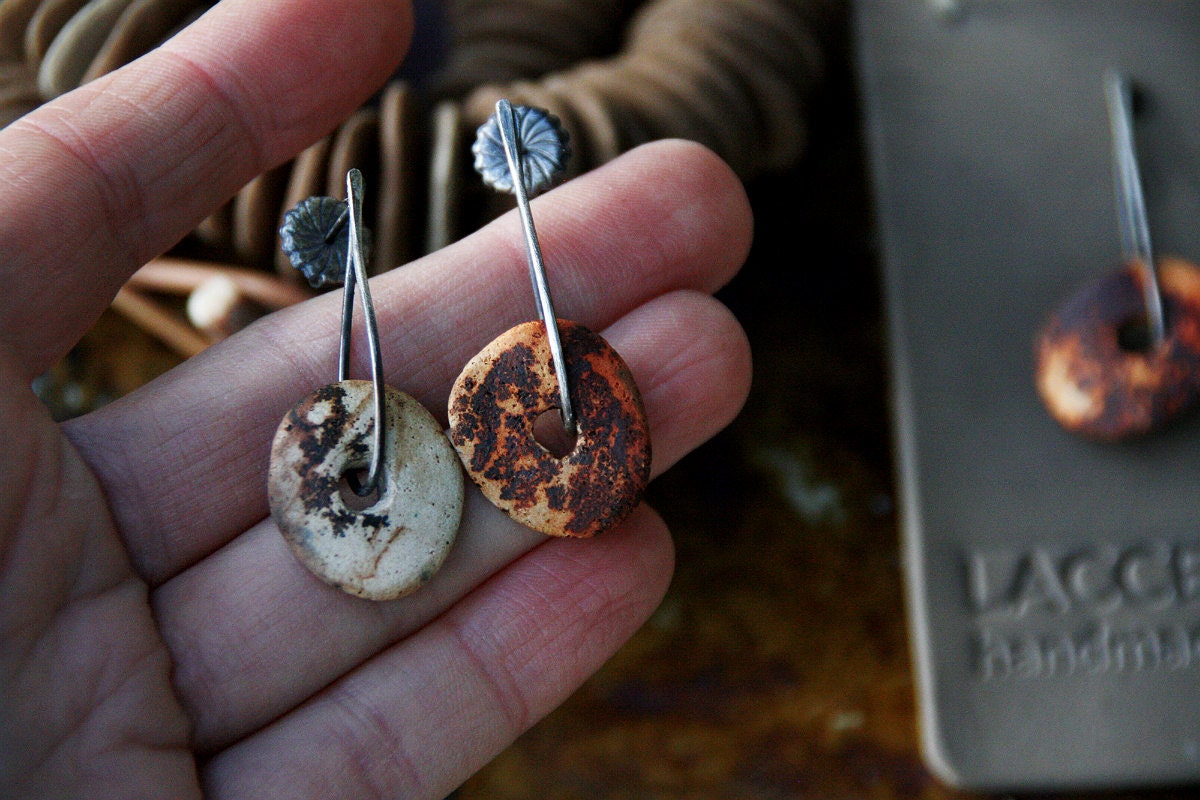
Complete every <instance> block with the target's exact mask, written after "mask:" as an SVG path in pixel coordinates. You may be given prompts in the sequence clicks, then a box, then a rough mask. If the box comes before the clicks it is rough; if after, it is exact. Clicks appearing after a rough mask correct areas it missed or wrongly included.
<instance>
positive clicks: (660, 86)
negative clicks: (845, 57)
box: [464, 0, 827, 178]
mask: <svg viewBox="0 0 1200 800" xmlns="http://www.w3.org/2000/svg"><path fill="white" fill-rule="evenodd" d="M826 5H827V4H822V3H811V2H809V3H806V2H797V1H796V0H656V1H655V2H651V3H647V4H646V5H645V6H643V7H642V8H641V9H640V11H639V12H638V13H637V14H636V15H635V16H634V17H633V18H632V19H631V20H630V22H629V25H628V28H627V31H626V41H625V47H624V49H623V51H622V52H621V53H619V54H617V55H616V56H614V57H613V58H610V59H607V60H603V61H591V62H584V63H581V64H578V65H576V66H574V67H572V68H570V69H568V70H566V71H562V72H558V73H554V74H551V75H546V76H543V77H542V78H540V79H539V80H536V81H518V82H515V83H511V84H507V85H503V84H495V83H492V84H488V85H485V86H482V87H480V88H479V89H477V90H475V91H473V92H472V93H471V94H470V95H469V96H468V97H467V99H466V101H465V105H464V111H465V117H466V119H467V121H468V123H471V124H477V123H480V122H482V121H483V120H484V119H486V118H487V115H488V114H490V113H491V109H492V107H493V106H494V105H495V102H496V100H497V99H498V98H500V97H508V98H510V99H511V100H513V101H514V102H519V103H526V104H532V105H539V106H542V107H545V108H548V109H550V110H551V111H552V112H554V113H555V114H556V115H557V116H559V117H560V118H561V119H562V121H563V125H564V127H565V128H566V129H567V130H568V131H569V132H570V133H571V136H572V142H573V145H574V148H575V152H576V158H575V161H574V163H575V164H576V165H577V166H576V168H577V169H579V170H587V169H590V168H592V167H595V166H598V165H599V164H602V163H604V162H605V161H608V160H610V159H612V158H614V157H615V156H616V155H618V154H619V153H621V152H623V151H625V150H628V149H629V148H631V147H634V146H636V145H638V144H641V143H643V142H646V141H650V140H652V139H661V138H668V137H682V138H686V139H692V140H695V141H698V142H701V143H703V144H705V145H708V146H709V147H710V148H712V149H713V150H715V151H716V152H717V153H718V154H720V155H721V156H722V157H723V158H724V159H725V160H726V161H728V162H729V164H730V165H731V166H732V167H733V168H734V169H735V170H736V171H737V172H738V174H739V175H741V176H742V177H744V178H750V177H753V176H755V175H758V174H761V173H763V172H766V171H769V170H777V169H782V168H785V167H787V166H789V165H791V164H793V163H795V161H796V159H797V158H798V157H799V155H800V153H801V152H802V150H803V147H804V128H805V124H804V122H805V121H804V99H805V97H806V95H807V94H808V92H809V91H810V90H811V89H812V88H813V85H814V84H815V83H816V82H817V80H818V79H819V78H820V76H821V74H822V71H823V60H822V55H821V47H820V45H819V40H818V37H817V35H816V33H815V28H817V27H819V23H820V22H821V20H822V18H823V14H824V12H825V10H826V8H825V6H826Z"/></svg>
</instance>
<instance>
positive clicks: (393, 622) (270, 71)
mask: <svg viewBox="0 0 1200 800" xmlns="http://www.w3.org/2000/svg"><path fill="white" fill-rule="evenodd" d="M408 25H409V16H408V12H407V9H406V8H403V7H401V6H400V5H399V4H398V3H394V2H381V0H342V1H341V2H339V3H336V4H335V3H328V2H321V1H320V0H225V2H223V3H221V4H220V5H219V6H217V8H216V9H215V10H214V11H213V12H211V13H210V14H209V15H208V16H206V17H205V18H203V19H202V20H201V21H199V22H198V23H196V24H195V25H194V26H193V27H192V28H190V29H188V30H187V31H186V32H185V33H183V34H181V35H180V36H179V37H177V38H176V39H175V40H173V41H172V42H170V43H168V44H167V45H166V46H164V47H163V48H161V49H160V50H158V51H156V52H154V53H152V54H151V55H150V56H148V57H147V58H144V59H142V60H140V61H139V62H136V63H135V64H133V65H130V66H129V67H127V68H126V69H124V70H122V71H120V72H118V73H114V74H113V75H110V76H108V77H106V78H103V79H101V80H100V81H97V82H95V83H93V84H90V85H89V86H86V87H84V88H82V89H80V90H78V91H76V92H74V93H72V94H70V95H67V96H65V97H63V98H60V99H59V100H58V101H55V102H54V103H52V104H50V105H48V106H46V107H44V108H42V109H40V110H39V111H37V112H35V113H34V114H32V115H30V116H29V117H27V118H25V119H24V120H22V121H20V122H19V123H17V124H15V125H13V126H11V127H10V128H8V129H6V130H4V131H3V132H0V180H2V181H3V183H4V185H5V187H6V191H5V192H4V193H3V196H2V199H0V203H2V204H3V206H4V209H3V213H0V243H2V244H3V252H4V253H5V254H6V259H5V261H4V263H3V266H2V267H0V269H3V271H4V274H5V280H6V291H5V292H4V293H3V294H0V342H2V343H3V344H2V345H0V441H3V442H4V443H5V445H6V449H7V452H6V454H5V458H4V460H3V461H2V462H0V795H10V796H19V797H25V796H30V797H42V796H45V797H56V798H69V797H81V796H87V797H97V798H99V797H117V796H119V797H126V798H128V797H150V796H154V797H159V796H162V797H172V798H188V797H199V796H201V794H206V795H208V796H212V797H228V798H236V797H255V798H271V797H288V798H304V797H322V798H324V797H385V796H386V797H428V798H440V797H443V796H445V795H446V794H447V793H448V792H450V791H451V790H453V789H454V788H455V787H456V786H457V785H458V784H459V783H461V782H462V781H463V780H464V779H465V778H466V777H467V776H468V775H470V774H471V773H472V772H473V771H475V770H477V769H478V768H479V767H481V766H482V765H483V764H485V763H486V762H487V761H488V760H489V759H490V758H491V757H492V756H493V755H495V754H496V753H497V752H499V751H500V750H501V749H502V748H503V747H504V746H506V745H507V744H508V743H509V742H511V741H512V740H513V739H514V738H515V737H516V736H517V735H518V734H520V733H521V732H522V731H523V730H524V729H525V728H527V727H528V726H529V725H531V724H533V723H534V722H535V721H536V720H538V719H539V718H540V717H541V716H543V715H544V714H546V713H547V712H548V711H549V710H551V709H552V708H553V707H554V706H555V705H556V704H557V703H559V702H561V701H562V700H563V699H564V698H565V697H566V696H567V695H568V694H569V693H570V692H571V691H573V690H574V688H575V687H577V686H578V685H579V684H580V683H581V682H582V681H583V680H584V679H585V678H586V677H587V676H588V675H589V674H590V673H591V672H592V671H594V670H595V669H596V668H598V667H599V666H600V664H602V663H603V662H604V660H605V659H607V658H608V657H609V656H610V655H611V654H612V653H613V652H614V651H615V650H616V648H617V647H619V646H620V644H621V643H622V642H623V641H624V640H625V639H626V638H627V637H628V636H629V635H630V634H632V633H633V631H634V630H636V629H637V627H638V626H639V625H640V624H641V623H642V622H643V621H644V620H645V619H646V617H647V616H648V615H649V614H650V613H651V612H652V611H653V609H654V607H655V606H656V605H657V603H658V601H659V599H660V598H661V596H662V593H663V592H664V591H665V589H666V585H667V582H668V580H669V578H670V574H671V568H672V548H671V543H670V539H669V536H668V534H667V531H666V528H665V526H664V525H663V523H662V521H661V520H660V519H659V518H658V517H657V516H656V515H655V514H654V512H653V511H651V510H650V509H649V508H647V507H645V506H642V507H641V508H639V509H638V510H637V511H636V512H635V513H634V514H633V515H632V516H631V517H630V518H629V519H628V520H626V522H625V523H623V524H622V525H621V526H619V527H618V528H615V529H613V530H611V531H608V532H607V533H605V534H603V535H601V536H599V537H597V538H595V539H592V540H584V541H576V540H558V539H547V538H546V537H543V536H541V535H539V534H535V533H533V532H531V531H528V530H526V529H524V528H521V527H520V526H518V525H516V524H515V523H512V522H511V521H510V520H509V519H508V518H507V517H505V516H504V515H503V514H501V513H500V512H498V511H496V510H495V509H494V508H493V507H492V506H490V505H489V504H487V503H486V502H485V501H484V500H483V499H482V497H481V496H480V495H479V493H478V492H477V491H475V490H473V489H471V490H469V491H468V501H467V506H466V509H465V512H464V516H463V523H462V527H461V529H460V532H459V535H458V539H457V541H456V543H455V545H454V548H453V550H452V551H451V554H450V557H449V558H448V559H447V561H446V563H445V565H444V566H443V568H442V570H441V572H439V573H438V575H437V576H435V578H434V579H433V580H432V581H431V582H430V583H428V584H427V585H425V586H424V587H422V589H421V590H420V591H418V592H417V593H415V594H413V595H411V596H409V597H407V598H404V599H401V600H398V601H394V602H389V603H370V602H367V601H363V600H359V599H357V598H354V597H350V596H348V595H345V594H343V593H342V592H340V591H338V590H336V589H333V588H331V587H328V586H326V585H324V584H322V583H320V582H319V581H318V580H316V579H315V578H314V577H313V576H312V575H310V574H309V573H308V572H306V571H305V570H304V569H303V568H302V567H301V566H300V565H299V564H298V563H297V561H296V560H295V558H294V557H293V556H292V555H291V552H290V550H289V549H288V547H287V545H286V544H285V543H284V541H283V539H282V537H281V536H280V535H279V533H278V531H277V530H276V529H275V527H274V525H273V523H272V522H271V521H270V519H268V518H267V509H266V490H265V481H266V467H267V454H268V452H269V448H270V441H271V437H272V435H273V434H274V431H275V427H276V426H277V424H278V422H279V420H280V418H281V417H282V416H283V414H284V412H285V411H286V409H287V408H288V407H290V406H291V405H292V404H293V403H294V402H296V401H297V400H298V399H299V398H301V397H302V396H304V395H305V394H307V393H308V392H309V391H311V390H312V389H313V388H315V387H317V386H319V385H322V384H325V383H329V382H331V381H332V380H333V378H334V375H333V372H334V371H335V364H336V352H337V339H338V327H339V325H338V323H339V317H340V298H339V297H338V296H336V295H334V296H327V297H321V298H318V299H316V300H313V301H310V302H307V303H304V304H303V305H301V306H297V307H294V308H291V309H288V310H286V311H283V312H279V313H276V314H273V315H271V316H269V317H267V318H265V319H263V320H261V321H259V322H258V323H256V324H255V325H253V326H251V327H250V328H248V329H247V330H245V331H243V332H242V333H240V334H238V335H237V336H234V337H233V338H231V339H229V340H227V341H225V342H223V343H221V344H220V345H218V346H216V347H214V348H212V349H210V350H209V351H207V352H205V353H203V354H201V355H200V356H198V357H196V358H193V359H191V360H190V361H188V362H186V363H185V364H183V365H182V366H180V367H179V368H177V369H176V370H174V371H172V372H171V373H169V374H168V375H166V376H164V377H163V378H161V379H159V380H158V381H156V382H154V383H152V384H150V385H149V386H147V387H145V388H143V389H142V390H140V391H138V392H136V393H134V394H132V395H130V396H129V397H126V398H124V399H122V400H120V401H118V402H116V403H113V404H112V405H110V406H108V407H106V408H104V409H101V410H100V411H98V412H95V413H93V414H91V415H89V416H87V417H84V418H81V419H79V420H76V421H73V422H71V423H69V424H66V425H64V426H62V427H61V428H60V427H59V426H56V425H55V424H54V423H53V422H52V421H51V420H50V418H49V416H48V414H47V413H46V411H45V410H44V409H43V408H42V407H41V405H40V404H39V403H38V401H37V400H36V398H35V397H34V396H33V394H32V392H31V391H30V390H29V386H30V383H31V381H32V379H33V377H34V376H36V375H38V374H40V373H41V372H42V371H44V370H45V369H46V368H47V367H48V366H49V365H50V364H51V363H53V361H54V360H55V359H57V358H58V357H60V356H61V355H62V354H63V353H64V352H66V350H67V349H68V348H69V347H70V346H71V345H72V344H73V343H74V342H75V341H76V340H77V339H78V337H79V336H80V335H81V334H82V332H83V331H84V330H86V328H87V327H88V326H89V325H90V323H91V322H92V321H93V320H94V319H95V318H96V316H97V315H98V314H99V313H100V312H101V311H102V310H103V308H104V307H105V306H106V304H107V303H108V301H109V300H110V299H111V298H112V296H113V295H114V293H115V292H116V290H117V288H118V287H119V286H120V285H121V283H122V282H123V281H124V280H125V278H127V277H128V276H129V275H130V274H131V273H132V272H133V271H134V270H135V269H136V268H137V267H138V266H139V265H141V264H142V263H144V262H145V261H147V260H149V259H150V258H151V257H153V256H154V255H156V254H158V253H160V252H162V251H163V250H165V249H166V248H168V247H169V246H170V245H171V244H172V243H174V242H175V241H176V240H178V239H179V238H180V237H181V236H182V235H184V233H185V232H186V231H188V230H190V229H191V227H193V226H194V225H195V224H197V222H198V221H199V220H201V219H202V218H203V217H204V216H205V215H206V214H207V213H208V212H209V211H210V210H211V209H212V208H215V207H217V206H218V205H219V204H220V203H221V202H222V201H223V200H225V199H226V198H227V197H228V196H230V195H231V194H232V193H233V192H234V191H236V189H237V188H238V187H240V186H241V185H242V184H244V183H245V182H246V181H247V180H249V179H250V178H251V177H252V176H253V175H255V174H258V173H259V172H262V171H263V170H264V169H266V168H268V167H270V166H272V165H273V164H276V163H279V162H281V161H283V160H285V159H286V158H288V157H290V155H292V154H293V153H295V152H297V151H298V150H300V149H301V148H302V147H304V146H305V145H306V144H307V143H308V142H310V141H312V140H314V139H316V138H318V137H319V136H321V135H322V134H323V133H324V132H326V131H327V130H329V129H330V128H332V127H333V126H334V125H335V124H336V123H337V122H338V121H339V120H340V119H341V118H343V117H345V116H346V115H347V114H348V113H349V112H350V111H351V110H352V109H353V108H355V107H356V106H357V105H358V104H359V103H361V102H362V101H363V100H364V98H366V97H367V96H369V95H370V93H371V92H372V91H373V90H374V89H375V88H376V87H377V86H379V85H380V84H381V83H382V82H383V81H384V80H385V79H386V77H387V76H388V75H389V74H390V73H391V71H392V70H393V69H394V67H395V62H396V60H397V59H398V58H399V57H400V55H401V54H402V52H403V50H404V47H405V46H406V39H407V36H408ZM368 179H369V176H368ZM534 213H535V216H536V219H537V224H538V232H539V235H540V238H541V240H542V244H543V247H544V250H545V254H546V259H547V263H548V265H549V268H550V270H551V280H552V283H553V286H554V290H555V300H556V302H557V305H558V310H559V313H560V315H561V316H563V317H566V318H572V319H575V320H578V321H579V322H581V323H583V324H585V325H588V326H589V327H591V328H593V329H594V330H597V331H600V332H601V333H602V334H603V335H604V336H605V338H607V339H608V340H609V341H610V342H611V343H612V344H613V345H614V346H615V347H616V348H617V350H618V351H619V352H620V353H621V354H622V356H623V357H624V358H625V360H626V361H627V362H628V363H629V365H630V367H631V369H632V371H633V373H634V375H635V377H636V379H637V381H638V384H639V385H640V387H641V390H642V393H643V396H644V399H645V403H646V406H647V411H648V415H649V419H650V425H651V431H652V435H653V438H654V457H655V461H654V471H655V472H656V473H657V472H661V471H662V470H663V469H665V468H667V467H668V466H670V465H671V464H672V463H673V462H675V461H676V460H678V459H679V458H680V457H681V456H683V455H684V454H685V453H686V452H688V451H689V450H690V449H692V448H693V447H695V446H696V445H698V444H699V443H700V442H702V441H703V440H704V439H706V438H707V437H709V436H711V435H712V434H713V433H715V432H716V431H717V430H719V429H720V428H721V427H722V426H723V425H724V424H725V423H726V422H728V420H729V419H730V418H731V417H732V416H733V415H734V414H735V413H736V411H737V409H738V408H739V407H740V405H741V402H742V400H743V399H744V396H745V393H746V391H747V388H748V381H749V355H748V352H747V349H746V344H745V340H744V338H743V336H742V334H741V330H740V328H739V327H738V325H737V323H736V322H735V321H734V320H733V318H732V317H731V316H730V315H729V313H728V312H727V311H726V310H725V309H724V308H723V307H722V306H720V305H719V304H718V303H717V302H715V301H714V300H712V299H711V298H710V297H709V296H708V294H709V293H710V292H712V291H713V290H715V289H716V288H718V287H719V286H720V285H721V284H722V283H724V282H725V281H726V280H727V279H728V278H729V277H730V276H731V275H732V274H733V273H734V271H736V269H737V267H738V266H739V265H740V263H741V261H742V259H743V258H744V256H745V253H746V249H747V247H748V245H749V237H750V221H749V212H748V208H747V205H746V201H745V197H744V195H743V194H742V192H741V189H740V187H739V185H738V184H737V181H736V180H735V179H734V178H733V177H732V175H731V174H730V172H729V171H728V170H727V169H726V168H725V167H724V165H723V164H721V163H720V162H719V161H718V160H717V159H716V158H715V157H713V156H712V155H710V154H709V153H708V152H707V151H705V150H703V149H701V148H700V147H698V146H695V145H690V144H684V143H679V142H674V143H660V144H656V145H651V146H649V147H646V148H642V149H639V150H638V151H635V152H634V153H631V154H629V155H627V156H625V157H624V158H622V159H620V160H619V161H617V162H614V163H613V164H610V165H609V166H607V167H604V168H602V169H600V170H598V171H596V172H594V173H590V174H588V175H585V176H583V177H581V178H579V179H576V180H575V181H572V182H570V183H568V184H566V185H564V186H563V187H560V188H559V189H556V190H555V191H553V192H551V193H550V194H548V195H546V196H544V197H543V198H539V200H537V201H535V203H534ZM372 293H373V296H374V300H375V307H376V311H377V314H378V317H379V325H380V333H381V340H382V341H381V345H382V349H383V353H384V358H385V365H386V367H387V372H388V374H387V380H388V383H389V384H391V385H393V386H396V387H397V388H399V389H401V390H403V391H406V392H408V393H409V394H412V395H413V396H414V397H416V398H417V399H418V400H420V401H421V402H422V403H423V404H425V405H426V407H427V408H429V409H431V410H432V411H433V412H434V414H435V415H436V416H438V417H439V419H440V420H441V421H442V422H443V423H444V422H445V404H446V398H447V395H448V392H449V387H450V383H451V381H452V380H453V378H454V376H455V375H456V374H457V372H458V370H459V369H460V368H461V367H462V365H463V364H464V363H466V361H467V359H469V358H470V357H471V356H472V355H473V354H474V353H475V352H476V351H478V350H479V349H480V348H481V347H482V346H483V345H484V344H486V343H487V342H488V341H489V340H490V339H491V338H492V337H493V336H495V335H496V334H498V333H499V332H501V331H503V330H505V329H506V328H508V327H509V326H511V325H512V324H514V323H516V322H519V321H523V320H524V319H526V318H528V317H529V316H532V313H531V312H529V313H526V311H525V310H526V309H532V300H531V297H530V290H529V285H528V274H527V268H526V265H525V255H524V251H523V239H522V236H521V231H520V226H519V221H518V220H517V219H516V217H515V216H514V215H509V216H508V217H505V218H504V219H501V220H499V221H498V222H496V223H494V224H492V225H490V226H488V227H487V228H485V229H484V230H482V231H480V232H479V233H477V234H475V235H473V236H471V237H468V238H467V239H465V240H463V241H462V242H460V243H458V244H456V245H453V246H451V247H449V248H446V249H445V250H443V251H441V252H439V253H435V254H433V255H431V256H429V257H426V258H424V259H421V260H419V261H417V262H415V263H413V264H412V265H409V266H406V267H404V268H403V269H399V270H395V271H393V272H390V273H388V274H386V275H384V276H382V277H380V278H378V279H376V280H374V281H372ZM364 355H365V354H364V353H361V352H357V353H356V365H355V369H354V374H358V375H365V374H366V373H367V367H366V366H365V359H364V358H363V356H364Z"/></svg>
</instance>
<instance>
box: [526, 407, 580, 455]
mask: <svg viewBox="0 0 1200 800" xmlns="http://www.w3.org/2000/svg"><path fill="white" fill-rule="evenodd" d="M533 438H534V440H535V441H536V442H537V443H538V444H540V445H541V446H542V447H544V448H545V449H546V452H547V453H549V454H550V455H552V456H554V457H555V458H566V457H567V456H568V455H570V454H571V451H572V450H574V449H575V442H576V440H577V439H578V438H579V437H578V436H576V435H575V434H573V433H568V432H567V431H566V430H565V429H564V428H563V418H562V411H561V410H560V409H558V408H552V409H550V410H549V411H543V412H542V413H541V414H538V416H537V419H535V420H534V421H533Z"/></svg>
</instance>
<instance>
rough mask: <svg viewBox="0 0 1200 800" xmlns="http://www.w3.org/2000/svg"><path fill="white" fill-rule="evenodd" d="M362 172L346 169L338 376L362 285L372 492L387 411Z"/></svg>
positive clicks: (367, 483)
mask: <svg viewBox="0 0 1200 800" xmlns="http://www.w3.org/2000/svg"><path fill="white" fill-rule="evenodd" d="M362 198H363V188H362V173H361V172H359V171H358V170H357V169H351V170H350V171H349V172H347V173H346V211H347V212H348V218H349V222H350V246H349V247H348V248H347V252H346V279H345V289H344V293H343V296H342V339H341V344H340V346H339V348H338V380H339V381H344V380H346V376H347V374H348V373H349V371H350V336H351V333H352V329H353V326H354V290H355V287H356V285H361V290H362V307H363V321H364V325H365V327H366V329H367V347H368V349H369V350H370V353H371V382H372V384H373V385H374V391H375V429H374V436H373V437H372V438H373V444H372V447H371V464H370V467H369V468H368V469H367V477H366V479H365V480H364V481H363V483H362V487H361V489H360V490H359V493H360V494H369V493H371V492H372V491H374V490H375V488H376V487H377V486H378V485H379V477H380V475H381V474H382V469H381V468H382V465H383V437H384V433H385V427H386V425H387V417H386V415H385V414H384V392H385V391H386V389H385V387H384V385H383V355H382V353H381V352H380V349H379V327H378V325H377V323H376V321H375V306H374V305H373V304H372V303H371V287H370V285H369V284H368V283H367V266H366V254H365V252H364V251H365V247H364V245H363V234H362V231H363V227H362Z"/></svg>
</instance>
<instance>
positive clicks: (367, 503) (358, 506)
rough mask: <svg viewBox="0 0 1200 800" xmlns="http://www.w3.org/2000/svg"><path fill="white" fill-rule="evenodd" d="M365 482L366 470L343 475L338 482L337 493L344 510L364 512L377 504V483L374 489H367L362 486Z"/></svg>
mask: <svg viewBox="0 0 1200 800" xmlns="http://www.w3.org/2000/svg"><path fill="white" fill-rule="evenodd" d="M381 478H382V476H381ZM366 480H367V470H366V469H351V470H347V471H346V472H345V473H343V474H342V479H341V480H340V481H338V493H339V494H340V495H341V498H342V502H343V503H345V504H346V508H348V509H350V510H351V511H365V510H367V509H368V508H370V507H371V506H373V505H375V504H376V503H378V502H379V482H376V484H375V487H374V488H372V489H367V487H366V486H364V485H363V484H364V483H365V482H366Z"/></svg>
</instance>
